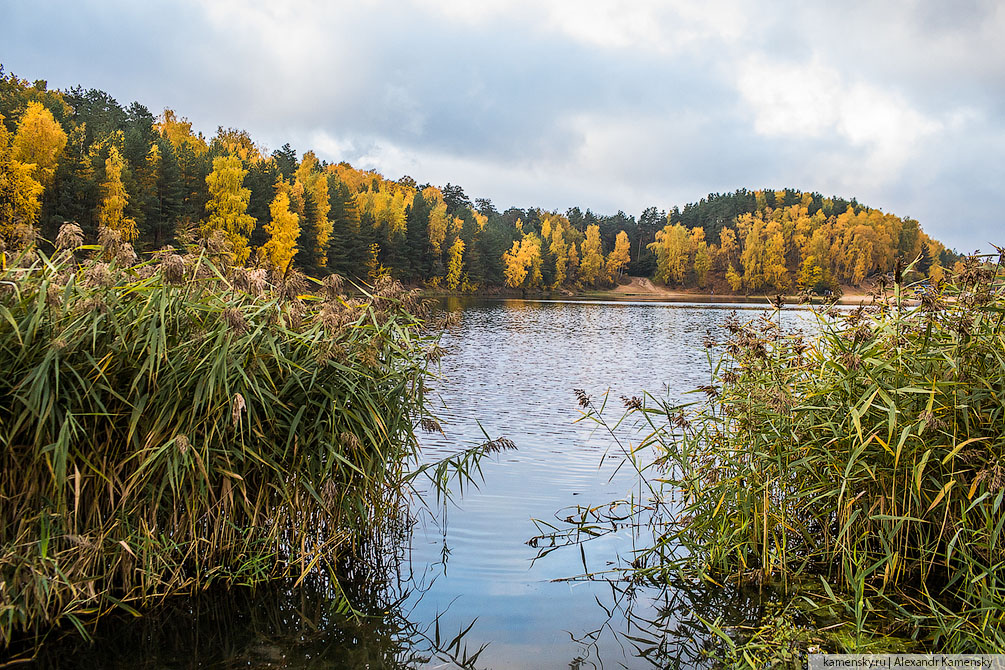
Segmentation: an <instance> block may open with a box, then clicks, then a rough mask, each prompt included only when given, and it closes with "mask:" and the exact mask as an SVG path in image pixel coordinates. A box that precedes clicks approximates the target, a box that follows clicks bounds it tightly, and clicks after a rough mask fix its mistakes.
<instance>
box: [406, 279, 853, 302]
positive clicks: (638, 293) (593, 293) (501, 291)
mask: <svg viewBox="0 0 1005 670" xmlns="http://www.w3.org/2000/svg"><path fill="white" fill-rule="evenodd" d="M419 291H420V292H421V294H422V296H423V297H426V298H494V299H501V300H505V299H512V300H611V301H640V302H694V303H710V304H716V303H746V304H765V305H767V304H770V303H771V300H772V299H773V298H774V296H773V295H772V294H769V293H764V294H743V293H717V292H715V291H702V290H698V289H672V288H667V287H663V286H657V285H656V284H653V283H652V281H651V280H649V279H647V278H644V277H632V278H631V281H630V282H628V283H625V284H621V285H619V286H615V287H613V288H610V289H589V290H578V291H573V290H569V289H563V290H557V291H524V290H517V289H507V288H499V287H497V288H492V289H488V290H481V291H474V292H471V293H461V292H458V291H445V290H443V289H435V290H433V289H427V288H422V287H419ZM783 298H784V304H785V305H790V306H791V305H798V304H800V303H799V296H798V295H785V296H783ZM871 300H872V296H870V295H869V294H868V293H866V292H864V291H862V290H861V289H850V288H849V289H848V290H846V291H845V292H844V293H843V294H842V295H841V297H839V298H838V299H837V300H835V301H834V302H836V303H837V304H839V305H860V304H868V303H869V302H871ZM826 302H828V301H827V300H825V299H824V298H823V297H822V296H814V297H813V298H812V299H811V300H810V302H808V303H802V304H807V305H820V304H824V303H826Z"/></svg>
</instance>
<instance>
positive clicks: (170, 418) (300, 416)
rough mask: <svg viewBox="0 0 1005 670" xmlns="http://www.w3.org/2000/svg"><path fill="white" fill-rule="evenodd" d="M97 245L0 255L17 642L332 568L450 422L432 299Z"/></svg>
mask: <svg viewBox="0 0 1005 670" xmlns="http://www.w3.org/2000/svg"><path fill="white" fill-rule="evenodd" d="M81 242H82V239H81V236H80V234H79V229H76V227H75V226H69V227H64V229H63V230H62V231H61V233H60V236H59V238H58V239H57V248H58V251H57V252H56V254H55V255H54V256H53V257H47V256H45V255H43V254H41V253H39V252H38V251H37V250H35V249H34V247H32V246H31V245H30V244H29V245H27V247H26V248H25V249H22V250H20V251H13V252H12V251H7V252H5V253H3V256H2V262H3V266H2V268H3V269H2V272H0V370H3V375H2V376H0V578H2V591H0V641H2V642H3V643H4V644H6V643H8V642H9V641H10V639H11V637H12V636H15V635H19V634H24V633H29V634H31V633H37V632H40V631H44V630H45V629H47V628H48V627H50V626H52V625H54V624H60V623H64V622H70V623H72V624H74V625H76V626H77V627H78V628H80V629H81V630H83V629H84V626H86V625H87V624H88V622H89V621H93V620H94V619H95V618H96V617H98V616H99V615H100V614H101V613H103V612H105V611H107V610H108V609H110V608H115V607H122V608H126V609H131V608H133V607H141V606H144V605H146V604H148V603H150V602H151V601H154V600H159V599H161V598H163V597H165V596H168V595H172V594H179V593H192V592H195V591H198V590H201V589H204V588H206V587H208V586H209V585H211V584H214V583H239V584H256V583H260V582H263V581H265V580H269V579H272V578H275V577H290V578H293V579H299V578H301V577H302V576H303V575H305V574H306V573H308V572H311V571H317V570H320V571H322V572H327V573H329V574H330V575H334V566H335V564H336V561H337V560H339V559H340V558H345V557H351V556H352V555H353V553H354V552H355V551H358V550H359V546H360V545H359V540H360V538H362V537H364V536H366V535H368V534H372V533H374V532H377V531H378V530H379V528H380V526H381V524H383V523H384V522H385V520H387V519H389V518H392V517H393V515H394V512H396V511H397V506H398V505H399V504H400V484H401V481H402V477H403V476H404V468H405V463H406V461H407V460H408V459H409V458H410V457H411V456H412V455H413V454H414V449H415V448H416V442H415V438H414V434H413V428H414V427H415V425H416V424H417V423H419V422H422V421H427V422H428V421H430V420H431V419H429V418H428V417H426V416H425V409H424V407H425V406H424V386H423V380H424V378H425V373H426V366H427V360H428V358H430V356H432V357H435V353H431V351H430V349H431V348H432V351H433V352H435V346H434V344H433V342H432V341H431V340H430V339H429V338H427V337H426V336H424V335H423V330H422V327H421V323H420V321H419V319H418V318H417V316H416V314H417V312H418V304H417V301H416V300H415V297H414V296H413V295H412V294H410V293H406V292H404V291H402V290H401V289H400V287H399V286H397V285H396V284H394V283H392V282H382V283H379V284H378V285H377V286H376V287H373V289H372V290H371V291H370V292H369V293H364V294H363V295H362V297H357V298H355V299H350V298H348V297H346V295H344V294H343V288H342V286H341V283H340V281H339V280H338V278H337V277H333V278H329V279H328V280H326V281H325V282H324V283H323V284H320V283H319V284H318V285H316V286H313V291H311V292H308V286H309V285H310V282H309V281H308V280H307V279H306V278H304V277H303V276H302V275H291V276H286V277H282V278H278V277H269V276H267V275H266V274H265V273H264V271H250V270H243V269H237V270H233V271H224V270H223V269H222V268H224V267H225V265H226V264H225V263H224V262H221V259H225V254H226V250H225V249H221V248H215V247H214V246H213V245H212V244H211V245H209V247H208V248H202V249H200V248H192V249H190V250H189V253H187V254H185V255H179V254H177V253H175V251H174V250H166V251H165V252H163V253H161V254H157V255H156V257H155V258H154V259H152V260H149V261H145V262H142V263H137V262H136V257H135V255H134V254H133V253H132V250H131V248H130V247H129V246H128V245H126V244H123V243H122V242H121V241H120V240H119V239H117V238H116V237H115V235H114V234H111V233H108V232H107V231H106V232H105V233H104V234H103V239H102V244H101V246H95V247H81V246H80V245H81Z"/></svg>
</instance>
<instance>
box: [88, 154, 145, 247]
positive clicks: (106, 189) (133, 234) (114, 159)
mask: <svg viewBox="0 0 1005 670" xmlns="http://www.w3.org/2000/svg"><path fill="white" fill-rule="evenodd" d="M123 165H124V162H123V160H122V156H121V154H119V150H118V149H116V148H115V146H110V147H109V148H108V158H107V159H105V181H104V182H103V183H102V184H101V196H102V197H101V204H99V205H98V212H97V218H98V225H99V226H104V227H105V228H108V229H109V230H114V231H117V232H118V233H119V234H120V235H121V236H122V239H123V240H124V241H126V242H133V241H134V240H135V239H136V238H137V237H138V236H139V230H138V229H137V227H136V221H135V220H134V219H133V218H131V217H128V216H126V215H125V211H126V205H127V204H129V196H128V194H127V193H126V187H125V185H124V184H123V183H122V168H123Z"/></svg>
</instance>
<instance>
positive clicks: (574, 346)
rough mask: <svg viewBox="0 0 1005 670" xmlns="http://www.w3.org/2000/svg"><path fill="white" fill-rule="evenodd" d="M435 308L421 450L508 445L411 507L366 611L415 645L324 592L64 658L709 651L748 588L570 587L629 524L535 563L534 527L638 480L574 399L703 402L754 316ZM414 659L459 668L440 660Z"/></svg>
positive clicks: (221, 660)
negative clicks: (726, 350)
mask: <svg viewBox="0 0 1005 670" xmlns="http://www.w3.org/2000/svg"><path fill="white" fill-rule="evenodd" d="M442 307H443V308H444V309H448V310H456V311H459V312H460V323H459V325H458V326H456V327H454V328H452V329H451V330H449V331H448V332H446V333H445V334H444V336H443V339H442V346H443V347H444V348H445V349H446V354H445V356H444V357H443V359H442V361H441V364H440V365H441V367H440V370H439V378H438V379H437V380H435V381H434V382H433V383H432V384H431V386H433V388H434V390H435V393H434V394H433V395H434V397H435V399H436V400H435V402H436V407H435V411H436V413H437V414H438V416H439V417H440V418H441V424H442V427H443V431H444V433H443V434H442V435H441V434H438V433H433V434H423V436H422V438H421V439H422V443H423V458H424V459H425V461H426V462H433V461H435V460H437V459H440V458H444V457H446V456H449V455H451V454H453V453H456V452H457V451H458V450H460V449H464V448H467V447H471V446H474V445H477V444H479V443H481V442H484V441H485V437H484V434H486V433H487V434H488V435H489V436H490V437H492V438H498V437H505V438H508V439H509V440H512V441H513V443H514V444H515V446H516V449H515V450H510V451H504V452H502V453H499V454H496V455H493V456H491V457H489V458H487V459H486V460H485V461H483V463H482V473H483V475H484V477H483V478H481V479H480V480H479V482H478V487H477V488H476V489H475V488H470V487H469V488H466V489H465V490H464V492H463V495H462V496H459V497H455V498H454V499H453V501H452V502H448V503H446V504H445V505H444V504H442V503H440V504H438V503H437V502H436V499H435V497H434V496H432V495H426V496H425V502H422V501H420V500H418V499H417V500H416V501H415V502H414V504H413V506H412V509H413V516H414V518H415V520H416V523H415V525H414V527H413V529H412V534H411V543H410V546H406V547H398V549H399V550H401V553H400V554H399V555H400V556H401V557H402V559H403V561H404V562H403V564H402V565H401V570H400V572H399V573H397V574H396V576H395V578H394V579H392V580H390V581H389V582H388V583H387V584H386V587H387V588H388V589H389V590H390V591H391V592H393V597H385V596H382V597H383V598H384V600H381V598H377V600H378V601H380V603H379V606H378V607H376V609H377V610H380V609H381V608H384V607H386V608H388V609H394V610H395V611H396V612H397V613H399V614H400V616H401V617H402V618H403V619H405V620H407V622H408V625H409V626H410V627H411V628H409V631H410V633H409V634H411V635H412V637H408V634H406V633H402V632H401V630H400V628H395V627H394V626H393V625H387V626H382V625H375V626H372V627H367V626H361V627H355V628H353V629H352V630H347V628H346V626H345V625H344V624H342V623H339V621H340V620H339V619H338V618H337V617H334V616H333V615H329V614H327V613H326V611H325V609H324V607H323V603H320V602H319V601H323V600H324V588H323V586H322V587H318V588H317V589H316V592H315V593H313V594H311V593H308V594H307V595H304V594H303V593H295V592H294V591H293V590H292V589H289V588H279V589H278V590H275V591H273V592H269V595H267V596H265V597H261V596H259V597H256V598H251V597H245V596H242V595H237V596H235V595H233V594H231V595H227V596H220V598H218V599H216V600H214V599H212V598H210V599H209V603H208V604H207V602H206V599H205V598H203V599H201V602H200V603H196V604H190V605H186V606H183V607H180V608H176V609H175V610H173V611H172V613H171V614H170V615H163V614H162V615H160V616H159V617H158V616H157V615H154V616H152V617H145V618H144V621H143V623H142V624H140V623H133V624H128V623H123V624H116V626H115V628H114V630H113V631H108V628H109V627H108V626H107V625H106V626H103V627H102V628H100V629H99V632H98V642H97V644H96V645H95V646H94V647H91V648H89V649H83V650H78V651H75V652H72V655H73V656H74V658H75V659H76V661H77V662H79V663H80V665H81V666H86V667H123V668H124V667H137V663H136V657H137V654H139V655H141V656H142V657H143V658H144V659H146V660H148V661H149V666H148V667H263V668H264V667H289V668H301V667H302V668H314V667H318V668H320V667H333V666H334V667H358V666H359V665H361V664H369V665H370V667H382V666H383V664H384V663H386V656H387V655H389V654H390V655H392V656H397V657H398V658H399V660H401V659H405V658H406V657H407V655H408V647H410V646H411V645H412V644H413V643H415V641H416V640H424V641H426V642H429V640H431V639H435V637H436V636H437V628H438V630H439V634H438V637H439V639H440V644H439V646H440V647H445V646H447V643H449V642H451V641H452V638H453V637H454V636H455V635H456V634H457V633H458V632H460V631H464V630H465V629H467V632H466V633H465V634H464V635H463V636H462V638H461V640H460V641H458V643H457V645H455V647H454V648H453V651H451V652H450V653H451V654H453V655H454V656H459V655H460V654H461V652H463V648H464V645H466V646H467V650H468V655H469V656H470V655H471V654H473V653H474V652H475V651H477V650H478V649H479V648H480V647H482V645H487V646H485V648H484V650H483V651H482V653H481V655H480V656H479V657H478V658H477V661H476V663H475V664H474V665H475V666H477V667H487V668H512V669H521V668H574V669H579V668H592V667H597V668H599V667H628V668H651V667H654V664H656V665H657V666H659V665H662V664H664V663H666V659H667V658H668V657H673V658H677V657H678V656H682V665H683V666H685V667H686V666H688V665H689V664H690V662H691V661H690V660H688V656H690V657H692V660H693V659H694V658H697V656H698V654H699V649H700V647H701V646H702V645H703V644H704V642H703V639H702V637H703V632H702V631H701V630H700V628H699V627H695V624H694V622H693V621H691V620H690V610H691V609H702V608H703V611H713V612H722V613H725V614H727V615H730V614H729V613H730V612H732V615H731V616H734V617H736V618H737V619H742V618H744V617H748V616H750V612H751V608H754V609H755V610H756V608H757V607H758V606H759V603H758V602H757V596H756V595H752V594H744V593H725V592H721V591H718V592H707V591H699V592H688V593H683V592H674V591H673V590H668V589H663V590H660V591H658V592H657V591H654V590H652V589H644V588H642V587H635V586H632V585H626V584H619V583H617V582H614V583H609V582H608V581H605V580H603V579H592V580H582V579H580V580H575V579H573V580H570V579H569V578H574V577H576V576H579V575H582V574H584V573H586V572H590V573H598V572H602V571H605V570H610V569H612V568H614V567H617V566H618V565H623V561H624V560H626V557H627V560H629V561H630V560H631V555H630V554H631V550H632V547H633V541H635V538H633V536H632V533H631V531H630V530H627V529H621V530H618V531H617V532H611V533H609V534H606V535H604V536H603V537H601V538H598V539H596V540H594V541H591V542H589V543H586V544H585V545H582V547H563V548H561V549H558V550H556V551H552V552H550V553H546V555H544V556H540V557H539V553H541V551H540V549H541V547H540V546H539V547H535V546H532V545H533V544H534V542H531V544H528V541H531V539H532V538H534V537H535V536H536V535H538V534H539V529H538V526H537V525H536V524H535V522H534V520H535V519H536V520H541V521H545V522H556V520H560V519H562V518H564V517H565V516H568V515H569V514H570V511H569V508H572V507H575V506H577V505H586V506H594V505H602V504H604V503H606V502H608V501H611V500H614V499H617V498H620V497H623V496H625V495H626V494H627V493H629V492H630V491H631V490H632V489H633V487H637V476H636V475H635V473H634V471H633V470H632V469H631V468H629V467H620V468H619V465H620V464H621V459H620V458H619V455H620V452H619V450H618V446H617V444H615V442H614V440H613V439H612V437H611V435H610V433H608V432H607V431H604V430H602V429H598V426H597V425H596V424H595V423H593V422H587V421H577V420H578V419H580V418H581V416H582V410H581V409H580V406H579V404H578V402H577V398H576V395H575V393H574V390H575V389H583V390H585V391H586V393H588V394H590V395H591V396H592V398H593V400H594V402H595V403H597V404H599V403H600V402H602V401H603V396H604V394H605V393H608V394H609V396H608V397H609V400H608V409H607V412H605V414H606V415H607V416H608V417H610V419H611V420H616V419H617V418H618V417H620V415H621V414H622V412H623V404H622V400H621V396H629V397H630V396H641V395H642V394H643V393H644V392H646V391H648V392H651V393H653V394H654V395H660V396H669V397H670V398H673V399H678V400H680V401H687V400H697V399H700V398H701V397H703V396H700V395H698V396H696V395H688V394H687V392H688V391H689V390H691V389H694V388H695V387H697V386H700V385H702V384H706V383H708V381H709V374H710V373H709V364H708V352H707V350H706V348H705V347H704V346H703V340H704V339H705V337H706V335H707V334H711V335H712V336H713V337H715V338H718V339H720V340H721V339H724V337H725V332H724V329H723V325H724V324H725V322H726V320H727V318H729V316H730V314H731V313H732V312H733V311H734V310H738V311H739V313H740V318H741V320H748V319H754V318H757V317H758V316H759V314H760V313H761V312H763V311H764V308H765V306H756V305H754V306H752V305H750V304H714V305H713V304H690V303H655V302H598V301H528V300H484V299H447V300H445V301H444V302H443V305H442ZM807 314H808V312H805V311H801V310H785V311H783V313H782V325H783V327H784V328H786V329H795V328H796V327H799V326H800V325H803V324H805V323H807V321H806V316H807ZM483 431H484V433H483ZM618 435H619V437H621V438H622V440H623V442H624V443H626V444H627V443H628V442H629V441H631V440H632V439H637V437H638V436H637V434H636V433H635V432H633V429H632V427H630V426H622V427H621V428H619V429H618ZM643 540H644V539H643ZM584 563H585V566H584ZM399 577H400V579H399ZM233 598H237V599H238V600H237V601H236V602H235V601H233V600H232V599H233ZM221 603H222V604H221ZM312 612H313V614H311V613H312ZM668 633H669V634H668ZM396 640H397V644H398V646H397V647H395V644H396ZM402 640H404V643H402ZM650 640H651V643H650V642H649V641H650ZM675 645H676V646H675ZM654 646H655V647H654ZM649 647H654V649H655V650H652V649H651V650H649V652H647V653H643V652H644V650H646V649H648V648H649ZM361 649H365V650H367V651H366V652H363V651H360V650H361ZM647 654H648V657H647ZM420 656H421V655H420ZM60 657H62V658H64V659H65V658H66V654H65V652H64V653H63V654H61V655H60ZM47 658H49V656H44V657H43V660H42V662H41V663H40V665H43V666H44V665H47V664H48V663H49V661H46V660H45V659H47ZM53 658H55V657H53ZM151 659H152V660H151ZM381 659H383V660H381ZM412 664H413V665H416V666H419V667H430V668H432V667H453V666H451V665H450V664H449V663H445V662H444V660H443V657H442V655H441V657H440V658H435V657H434V658H429V659H426V658H418V659H413V662H412ZM60 667H62V666H60Z"/></svg>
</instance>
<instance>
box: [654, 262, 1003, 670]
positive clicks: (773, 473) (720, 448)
mask: <svg viewBox="0 0 1005 670" xmlns="http://www.w3.org/2000/svg"><path fill="white" fill-rule="evenodd" d="M1002 274H1003V273H1002V269H1001V265H1000V263H998V264H993V263H990V262H987V261H986V260H984V259H979V258H970V259H968V260H967V261H966V263H965V266H964V268H963V269H962V271H961V272H960V273H959V274H958V275H957V276H956V277H955V278H954V280H953V283H951V284H947V285H945V286H940V287H928V286H927V285H925V286H922V287H921V288H919V289H918V293H919V294H920V295H919V296H915V295H914V293H911V295H910V296H908V295H905V288H904V284H903V282H902V281H901V273H900V270H898V271H897V273H896V276H895V277H894V280H893V283H892V292H889V291H884V292H883V293H882V295H880V296H878V297H877V300H876V301H875V302H874V304H873V305H872V306H871V307H862V308H859V309H857V310H855V311H853V312H851V313H850V314H844V315H842V314H838V313H836V312H833V311H831V312H829V313H828V314H827V315H821V316H820V318H819V327H820V334H819V336H818V337H817V338H814V339H807V338H804V337H803V336H802V335H798V334H797V335H789V334H784V333H782V332H781V331H780V329H779V328H778V326H777V324H776V323H775V322H774V321H772V320H770V319H763V320H762V321H760V322H759V323H754V324H740V323H738V322H735V321H734V322H733V323H732V324H731V326H730V331H731V337H730V339H729V342H728V344H727V345H726V357H725V359H723V360H722V361H721V362H720V363H719V364H718V365H717V368H716V370H715V372H716V374H715V381H714V382H713V383H712V384H710V385H709V386H708V387H706V388H704V389H702V390H703V391H704V392H705V393H706V395H707V400H706V401H705V402H703V403H701V404H699V405H698V406H697V407H696V408H691V410H690V411H688V410H687V409H685V408H680V407H675V406H671V405H669V404H667V403H659V402H656V403H652V402H650V403H649V404H648V405H647V406H646V407H644V408H639V409H638V410H637V411H639V412H642V413H643V414H644V416H645V417H646V418H647V419H648V420H649V422H650V425H651V426H652V429H653V432H652V433H651V435H650V436H649V438H648V440H647V442H648V444H650V445H654V446H656V447H657V448H658V450H659V453H660V458H659V459H658V461H657V464H656V467H659V468H661V469H662V470H663V475H662V477H663V478H664V479H665V480H666V482H667V483H668V484H669V487H668V488H664V489H663V490H664V491H673V495H674V496H676V499H675V501H674V503H672V504H670V505H669V506H668V507H667V509H668V510H672V512H671V513H670V514H669V515H668V516H667V517H665V518H664V521H665V525H664V526H663V527H662V530H661V532H660V533H659V534H658V536H657V537H656V539H655V542H654V544H653V546H652V547H651V548H650V550H649V551H647V552H644V553H643V554H642V555H641V556H640V557H639V565H640V566H643V567H642V568H641V569H640V574H646V575H650V576H652V575H657V574H663V575H666V574H667V571H669V570H684V571H686V572H689V573H690V574H693V575H696V576H698V577H701V578H703V579H707V580H709V581H712V582H715V581H721V580H723V579H728V580H731V581H734V582H737V583H743V582H749V581H755V582H758V583H767V582H772V583H775V584H778V585H781V586H782V587H789V586H793V585H796V584H801V585H802V586H803V587H804V588H806V587H807V585H808V586H809V588H810V590H811V591H816V592H817V593H818V594H819V595H820V597H819V599H818V600H819V601H820V602H823V603H826V604H827V605H828V607H830V608H831V611H832V612H833V611H834V609H835V607H836V609H837V611H838V613H839V614H841V615H843V616H845V617H846V618H847V620H848V622H849V624H848V628H847V629H846V630H847V631H848V634H849V635H850V636H852V637H853V639H854V641H853V642H852V643H851V644H852V646H860V645H862V644H863V643H864V640H865V639H866V636H865V632H866V631H867V630H869V629H870V626H877V625H879V624H878V623H877V622H878V621H880V620H882V622H883V624H882V625H883V626H884V630H885V631H887V632H890V631H895V630H899V631H900V632H901V634H904V635H909V636H913V637H917V638H919V639H921V640H923V642H924V644H925V645H926V646H928V647H930V648H932V649H937V650H939V651H953V652H964V651H1001V650H1003V649H1005V571H1003V570H1002V567H1003V565H1005V547H1003V544H1002V542H1003V540H1005V535H1003V533H1002V528H1003V526H1005V509H1003V506H1002V503H1003V501H1005V332H1003V330H1002V321H1003V318H1005V288H1003V287H1005V283H1003V281H1002V280H1003V276H1002ZM908 297H912V298H914V297H918V299H917V300H911V301H909V300H907V298H908ZM650 400H651V399H650ZM664 503H666V501H664ZM814 583H815V584H816V587H813V586H812V585H813V584H814Z"/></svg>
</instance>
